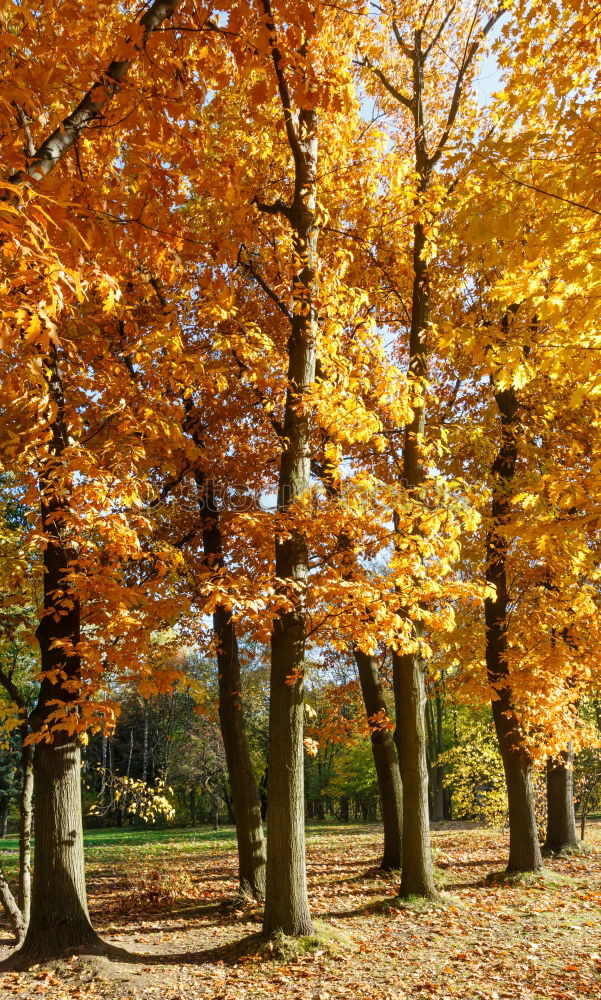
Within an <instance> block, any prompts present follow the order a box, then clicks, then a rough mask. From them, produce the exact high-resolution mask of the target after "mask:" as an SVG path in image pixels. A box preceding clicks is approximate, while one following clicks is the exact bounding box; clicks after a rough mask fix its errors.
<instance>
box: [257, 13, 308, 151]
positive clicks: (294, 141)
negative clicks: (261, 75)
mask: <svg viewBox="0 0 601 1000" xmlns="http://www.w3.org/2000/svg"><path fill="white" fill-rule="evenodd" d="M262 2H263V10H264V11H265V27H266V28H267V31H268V33H269V45H270V48H271V58H272V60H273V67H274V69H275V76H276V80H277V84H278V92H279V95H280V101H281V102H282V109H283V112H284V125H285V126H286V135H287V136H288V144H289V146H290V149H291V151H292V156H293V157H294V162H295V163H296V164H297V166H298V165H301V164H302V163H303V151H302V149H301V145H300V142H299V138H298V135H297V134H296V129H295V127H294V121H293V118H292V98H291V97H290V89H289V87H288V81H287V79H286V74H285V73H284V70H283V68H282V53H281V52H280V50H279V48H278V42H277V34H276V30H275V20H274V17H273V11H272V9H271V0H262Z"/></svg>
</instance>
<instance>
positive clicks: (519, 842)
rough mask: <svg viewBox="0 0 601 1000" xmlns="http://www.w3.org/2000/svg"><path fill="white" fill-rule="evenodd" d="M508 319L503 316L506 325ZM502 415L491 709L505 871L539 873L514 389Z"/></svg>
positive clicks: (491, 611) (495, 505) (502, 403)
mask: <svg viewBox="0 0 601 1000" xmlns="http://www.w3.org/2000/svg"><path fill="white" fill-rule="evenodd" d="M507 324H508V320H507V319H505V320H504V326H505V328H507ZM495 400H496V403H497V407H498V410H499V414H500V416H501V443H500V447H499V451H498V454H497V457H496V459H495V461H494V463H493V466H492V476H493V500H492V511H491V513H492V527H491V528H490V530H489V531H488V532H487V536H486V582H487V583H488V584H489V586H490V587H491V588H492V589H493V591H494V593H495V597H494V598H493V597H487V598H486V600H485V602H484V612H485V621H486V668H487V673H488V681H489V684H490V685H491V688H492V690H493V700H492V713H493V719H494V723H495V729H496V733H497V739H498V741H499V749H500V751H501V757H502V760H503V768H504V770H505V780H506V783H507V798H508V806H509V862H508V865H507V870H508V871H534V872H536V871H540V869H541V868H542V857H541V852H540V845H539V842H538V828H537V823H536V812H535V799H534V789H533V786H532V760H531V758H530V755H529V754H528V753H527V751H526V750H525V749H524V747H523V740H522V737H521V732H520V727H519V724H518V721H517V718H516V715H515V711H514V708H513V703H512V691H511V679H510V676H509V666H508V663H507V607H508V602H509V597H508V592H507V540H506V537H505V535H504V531H503V529H504V527H505V526H506V525H507V524H508V522H509V520H510V518H511V484H512V481H513V477H514V474H515V468H516V463H517V455H518V451H517V434H518V429H519V421H518V403H517V399H516V394H515V390H514V389H513V388H509V389H504V390H499V391H496V392H495Z"/></svg>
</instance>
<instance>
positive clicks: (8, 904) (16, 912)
mask: <svg viewBox="0 0 601 1000" xmlns="http://www.w3.org/2000/svg"><path fill="white" fill-rule="evenodd" d="M0 903H2V907H3V909H4V912H5V913H6V916H7V917H8V922H9V924H10V927H11V930H12V932H13V934H14V935H15V938H16V940H17V943H18V942H19V941H22V940H23V938H24V936H25V921H24V920H23V914H22V913H21V910H20V909H19V905H18V903H17V901H16V899H15V897H14V896H13V894H12V892H11V889H10V886H9V884H8V882H7V881H6V878H5V875H4V871H3V869H2V866H1V865H0Z"/></svg>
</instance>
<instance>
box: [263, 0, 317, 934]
mask: <svg viewBox="0 0 601 1000" xmlns="http://www.w3.org/2000/svg"><path fill="white" fill-rule="evenodd" d="M263 6H264V10H265V14H266V19H267V29H268V31H269V34H270V43H271V50H272V56H273V63H274V68H275V72H276V77H277V80H278V85H279V91H280V97H281V99H282V107H283V113H284V121H285V126H286V133H287V137H288V142H289V145H290V149H291V152H292V154H293V158H294V168H295V172H294V198H293V201H292V204H291V206H290V208H289V209H287V210H286V214H287V218H288V221H289V223H290V227H291V230H292V239H293V265H294V272H295V273H294V277H293V282H292V290H293V305H292V310H291V313H290V337H289V340H288V388H287V393H286V405H285V410H284V425H283V437H282V455H281V460H280V474H279V483H278V511H279V513H280V515H281V516H282V515H284V516H285V514H286V512H287V511H288V510H289V508H290V507H291V505H292V504H294V501H295V500H296V499H297V498H298V497H300V496H301V495H302V494H303V493H305V491H306V490H307V489H308V488H309V486H310V447H311V443H310V437H311V424H310V415H309V411H308V406H307V401H306V395H307V392H308V391H309V390H310V389H311V386H312V384H313V382H314V380H315V363H316V342H315V341H316V337H315V334H316V330H315V327H316V316H315V312H314V309H315V306H314V300H313V285H314V282H315V274H316V266H317V228H316V226H315V208H316V177H317V114H316V112H315V111H314V110H305V109H301V110H300V111H299V114H298V119H297V121H296V122H295V121H294V119H293V116H292V111H291V102H290V94H289V92H288V87H287V82H286V77H285V70H284V67H283V65H282V58H281V55H280V52H279V50H278V48H277V42H276V36H275V27H274V23H273V16H272V12H271V7H270V4H269V0H263ZM275 574H276V578H277V580H278V581H280V583H279V586H280V589H281V592H282V593H283V594H285V595H286V597H287V598H288V600H289V602H290V603H289V606H288V608H287V609H282V610H281V611H279V613H278V615H277V617H276V619H275V621H274V625H273V633H272V638H271V679H270V703H269V781H268V787H267V798H268V838H267V885H266V893H265V916H264V921H263V930H264V932H265V933H266V934H272V933H274V932H275V931H283V932H284V933H285V934H290V935H294V936H298V935H301V934H310V933H311V930H312V924H311V914H310V912H309V900H308V895H307V875H306V867H305V795H304V757H303V751H304V748H303V727H304V677H303V671H304V660H305V632H306V604H305V602H306V591H307V574H308V552H307V543H306V539H305V537H304V535H303V534H302V533H301V532H300V531H299V530H298V529H297V528H296V527H295V525H294V522H293V521H292V522H291V524H290V530H289V532H288V533H278V535H277V536H276V545H275Z"/></svg>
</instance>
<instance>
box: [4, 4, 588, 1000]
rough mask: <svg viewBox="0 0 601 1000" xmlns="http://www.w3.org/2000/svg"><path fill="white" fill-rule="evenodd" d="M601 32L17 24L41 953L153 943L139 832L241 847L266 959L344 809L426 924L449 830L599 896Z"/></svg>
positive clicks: (61, 13)
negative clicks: (455, 826)
mask: <svg viewBox="0 0 601 1000" xmlns="http://www.w3.org/2000/svg"><path fill="white" fill-rule="evenodd" d="M600 52H601V8H600V9H598V8H597V7H596V6H595V3H594V2H591V0H561V2H559V0H557V2H550V3H549V2H545V3H542V2H539V0H458V2H457V0H420V2H413V0H382V3H380V2H375V0H374V2H372V0H369V2H364V0H348V2H341V3H338V2H332V0H253V2H251V3H241V2H238V0H218V2H217V3H215V4H212V3H209V4H208V5H206V6H204V5H203V6H201V5H200V4H199V3H198V2H197V0H154V2H148V3H146V2H144V3H141V4H137V3H132V2H129V0H123V2H119V3H115V2H112V0H85V2H83V3H80V4H73V3H71V2H70V0H36V2H31V0H4V2H0V59H2V65H3V76H2V80H1V82H0V155H1V156H2V170H3V174H2V176H3V180H2V182H1V183H0V186H1V188H2V190H1V191H0V223H1V227H2V230H1V234H0V247H1V253H0V286H1V289H2V299H1V313H0V379H1V390H0V400H1V404H2V405H1V413H0V461H1V469H0V692H1V697H0V723H1V726H2V746H1V748H0V753H1V757H0V820H1V824H2V831H4V830H5V831H6V833H7V834H9V833H10V834H16V837H15V839H14V841H13V840H11V841H10V843H11V844H13V843H14V846H11V847H10V851H12V852H14V854H15V857H14V858H12V860H11V859H10V858H9V859H8V860H7V863H6V864H5V866H4V869H3V870H2V871H0V899H1V901H2V905H3V907H4V910H5V913H6V916H7V920H8V921H9V923H10V926H11V930H12V934H13V937H14V938H15V939H16V942H17V948H16V950H15V951H14V952H12V953H11V954H10V955H9V956H7V958H6V963H5V969H12V970H17V971H18V970H21V969H27V968H30V967H31V966H36V965H38V964H39V963H46V962H52V961H55V960H59V959H60V960H62V959H64V958H65V957H69V956H74V955H80V954H87V955H94V956H97V957H98V956H102V957H104V958H105V959H106V958H109V959H112V960H115V961H121V962H123V961H131V962H135V961H138V962H139V961H140V959H139V957H138V959H135V958H134V957H132V954H130V953H126V955H129V958H127V957H126V959H125V960H124V956H123V949H119V948H117V947H116V946H115V945H114V944H112V943H110V942H108V941H106V940H104V938H103V937H101V936H100V935H99V933H98V931H97V930H96V928H95V926H94V925H93V920H95V921H97V912H98V911H97V909H94V906H95V904H93V905H92V911H90V905H89V903H88V898H89V896H90V898H92V899H93V898H94V893H95V892H96V888H95V886H96V878H95V877H94V878H93V879H92V881H91V882H87V881H86V867H85V854H84V845H86V844H87V845H88V846H87V849H88V850H89V845H90V843H91V842H92V841H91V840H90V836H92V834H94V835H95V836H102V831H104V830H105V829H106V830H108V831H112V832H109V833H107V834H106V836H107V837H108V838H109V840H110V838H111V836H112V837H113V838H114V840H113V843H114V844H116V845H118V844H122V843H124V842H123V841H122V840H120V839H119V838H120V837H122V836H125V833H127V831H128V830H131V829H133V828H136V829H137V830H139V831H140V832H141V834H145V835H147V836H148V838H149V839H148V841H145V843H147V844H148V845H150V844H161V843H163V841H161V840H160V839H156V838H157V837H159V835H161V836H162V831H164V830H165V829H168V830H175V829H176V827H178V826H182V825H185V824H188V825H190V826H194V825H195V824H207V823H208V824H212V825H214V826H216V827H217V826H219V824H220V823H222V822H223V821H224V820H227V821H229V822H230V823H232V824H234V827H235V847H236V855H237V870H236V875H235V902H234V904H233V909H234V910H236V911H238V910H239V911H240V913H242V914H243V915H244V914H247V915H248V914H249V913H251V914H253V916H252V919H253V920H254V919H255V917H256V918H257V919H258V920H259V922H260V924H261V935H260V936H261V942H262V943H261V945H260V948H267V947H269V948H272V949H273V948H274V947H275V946H276V943H277V942H280V943H281V941H282V940H284V939H286V940H290V941H293V942H296V943H295V945H294V947H295V948H297V949H298V948H299V947H301V946H300V945H299V942H303V941H304V942H305V944H306V945H307V947H309V944H308V942H309V943H310V942H313V943H315V927H314V921H313V910H312V905H313V908H314V904H312V898H313V899H314V900H315V901H316V903H318V901H319V899H320V898H321V894H320V889H319V878H318V877H317V895H315V891H316V890H315V878H316V876H315V869H313V875H312V876H311V877H312V879H313V882H312V883H311V884H312V887H313V888H312V890H311V891H312V893H313V896H311V895H310V893H309V882H308V877H307V849H306V825H307V823H309V824H311V823H313V822H316V823H318V824H319V823H320V822H321V821H322V820H325V819H328V820H329V821H331V822H330V826H332V827H333V826H334V823H335V822H338V823H340V824H341V825H342V826H345V825H348V824H357V830H359V829H362V830H364V831H365V826H363V827H360V824H361V823H362V824H367V823H374V822H377V823H378V824H381V825H380V826H378V828H377V829H378V835H377V840H375V839H374V840H370V841H369V843H370V845H371V846H370V850H373V851H375V850H376V847H375V845H376V843H377V853H378V857H377V859H375V858H374V856H373V855H372V856H371V857H370V858H369V862H370V864H369V866H368V870H369V871H372V870H373V869H374V868H375V870H376V875H375V876H374V877H375V878H378V879H380V878H381V879H385V878H389V877H390V878H394V879H395V880H396V883H395V893H396V895H395V896H394V899H395V900H396V901H397V904H398V906H400V907H406V906H408V905H411V906H413V905H414V904H415V901H416V900H417V901H418V905H419V906H422V907H423V908H424V912H428V913H430V912H438V909H437V908H441V909H443V910H444V908H445V907H447V906H449V907H452V906H453V905H454V904H453V903H452V902H451V903H449V900H448V899H447V897H446V896H445V890H444V887H443V884H442V882H441V877H440V871H439V870H438V869H437V867H436V864H435V859H434V858H433V852H432V843H433V837H434V833H431V829H430V827H431V823H432V821H434V822H439V821H458V820H461V821H475V822H477V823H484V824H487V825H488V826H489V827H492V828H494V829H495V830H496V831H497V833H496V834H495V836H496V840H494V839H493V840H487V839H486V838H487V837H489V836H491V837H492V836H493V835H489V834H486V833H482V837H483V838H484V840H483V841H482V843H486V844H498V845H499V850H501V848H502V853H503V855H504V857H503V860H502V862H501V861H499V859H498V858H496V859H495V861H496V863H497V864H502V866H504V867H505V868H506V870H505V872H504V874H503V875H502V876H501V877H500V878H501V882H502V884H503V885H508V886H515V885H516V884H519V885H520V886H522V885H524V884H528V885H535V886H542V885H546V882H545V879H546V878H547V875H546V873H545V870H544V866H543V853H545V855H546V857H547V858H548V859H550V861H549V863H550V864H555V865H559V866H561V864H562V863H564V862H565V866H568V864H570V863H571V862H569V861H568V860H566V859H569V858H572V857H576V856H577V857H581V858H593V860H592V861H590V862H586V863H585V862H584V861H583V866H584V865H585V864H590V866H591V867H590V870H591V872H593V873H594V874H593V875H591V877H595V878H596V877H597V875H598V872H597V870H596V868H595V865H596V861H595V860H594V856H593V855H591V854H589V853H588V847H587V846H586V845H583V843H582V839H583V837H584V835H585V833H586V828H585V821H586V817H587V815H588V814H590V813H591V811H593V810H594V809H595V807H596V806H597V804H598V799H599V794H600V785H601V775H600V770H601V763H600V762H601V757H600V754H601V749H600V748H601V739H600V713H601V701H600V700H599V699H600V698H601V692H600V677H599V654H598V650H599V647H600V641H601V634H600V633H601V629H600V624H601V618H600V600H601V590H600V574H601V569H600V566H601V560H600V540H601V533H600V529H601V485H600V484H601V449H600V433H601V419H600V418H601V408H600V402H599V400H600V398H601V381H600V374H599V372H600V368H599V364H598V357H599V351H600V350H601V328H600V308H601V294H600V289H601V266H600V265H601V258H600V251H599V218H600V216H601V211H600V210H599V207H598V204H599V199H598V191H599V186H600V185H599V170H600V167H599V162H600V161H599V148H598V146H599V141H598V140H599V133H600V128H601V108H600V106H599V101H600V98H599V94H601V87H600V82H601V80H600V62H599V56H600ZM575 805H577V807H578V809H579V813H580V818H581V826H580V830H578V829H577V827H576V817H575ZM84 820H85V825H86V827H87V828H88V831H89V834H88V835H87V836H88V839H87V840H85V838H84ZM115 827H117V828H121V831H119V829H117V830H115ZM309 829H310V830H311V829H312V828H311V826H309ZM370 829H371V828H370ZM478 829H480V830H483V829H484V828H483V827H478ZM2 831H0V832H2ZM99 831H100V832H99ZM123 831H125V833H124V832H123ZM503 831H506V832H503ZM435 832H436V831H435ZM330 835H331V837H335V836H340V837H341V838H343V837H345V836H346V835H345V833H344V831H341V832H340V833H339V834H334V833H332V832H331V831H330ZM365 835H366V836H369V837H372V836H373V837H374V838H375V836H376V835H375V833H374V832H373V831H371V832H367V833H365ZM311 836H313V833H311ZM360 836H362V834H361V833H354V834H352V836H351V839H350V840H349V841H348V846H347V848H346V849H345V858H346V859H347V860H349V859H352V853H353V850H354V849H355V847H357V844H355V843H354V842H353V839H352V837H356V838H358V837H360ZM449 836H450V834H449ZM153 837H154V838H155V839H154V840H153ZM174 837H175V834H174ZM95 842H96V843H97V841H95ZM168 842H169V843H171V841H168ZM193 842H194V843H196V841H193ZM6 843H8V841H6ZM178 843H182V842H181V841H177V839H174V840H173V844H174V845H177V844H178ZM199 843H201V841H199ZM202 843H205V842H204V841H202ZM216 843H219V842H218V841H216ZM340 843H343V840H340ZM437 843H438V842H437ZM465 844H466V845H469V846H467V847H466V852H467V854H468V855H469V854H470V852H471V853H472V854H473V853H474V851H475V852H476V854H478V847H477V844H478V841H477V839H476V840H474V838H473V837H472V835H471V834H469V835H468V834H467V833H466V837H465ZM32 847H33V848H34V851H33V853H32ZM149 849H150V847H149ZM436 849H437V850H439V848H438V847H437V848H436ZM455 849H456V848H455V847H454V848H453V850H455ZM174 851H175V847H174ZM7 853H8V852H7ZM124 857H125V856H124ZM310 857H312V858H313V860H312V864H314V863H317V864H318V862H315V858H314V856H313V855H310ZM478 857H479V855H478ZM478 857H473V858H472V859H471V860H470V859H469V858H468V860H465V861H460V862H458V863H459V864H460V865H465V866H467V867H469V866H470V865H474V866H476V867H478V866H479V865H481V864H482V863H483V862H482V860H481V859H480V860H478ZM17 858H18V863H16V862H17ZM174 858H175V854H174ZM174 858H171V859H170V858H168V857H167V858H165V859H164V860H165V864H169V863H170V864H175V861H174ZM186 858H187V859H188V860H186V862H185V864H189V863H190V861H189V856H188V855H187V854H186ZM455 860H456V859H455ZM12 862H15V863H14V864H13V863H12ZM103 863H104V862H103ZM120 863H125V861H124V859H123V858H122V859H121V861H120V862H119V861H118V860H117V861H115V855H113V862H112V864H113V868H114V871H113V875H114V876H115V878H116V877H117V875H116V871H117V869H116V868H115V867H114V866H115V864H120ZM182 863H184V862H182ZM228 863H231V858H230V862H228ZM349 863H352V860H349ZM453 863H454V862H453ZM449 864H451V862H449ZM228 870H229V869H228ZM553 870H555V869H553ZM558 871H559V874H560V875H561V872H562V871H563V869H561V870H560V869H559V868H558ZM390 872H392V873H398V876H400V877H397V875H396V874H395V875H392V876H388V875H387V874H386V873H390ZM566 872H567V867H566ZM566 872H564V874H566ZM179 874H181V873H179ZM99 877H100V878H101V879H102V878H109V877H111V876H110V872H108V871H105V872H104V874H102V873H101V875H100V876H99ZM178 877H179V875H178ZM206 877H207V875H206V873H205V874H203V876H202V878H206ZM364 877H365V876H364V875H359V876H358V878H359V881H361V879H363V878H364ZM482 877H483V878H484V875H483V876H482ZM566 877H570V878H571V877H573V876H572V875H569V874H566ZM574 877H576V876H574ZM164 878H165V876H164V873H163V872H161V871H160V870H159V869H157V870H156V872H155V874H154V875H153V876H152V878H150V882H153V881H154V882H156V883H157V885H159V884H163V880H164ZM224 878H228V879H229V878H230V876H229V875H228V876H224ZM516 879H517V883H516ZM524 879H525V880H526V883H524V881H523V880H524ZM520 880H521V881H520ZM537 880H538V881H537ZM541 880H542V881H541ZM201 881H202V879H201ZM326 881H327V879H326ZM177 884H178V883H177V878H176V879H175V881H174V885H177ZM324 884H325V882H324ZM488 884H489V883H488V882H486V881H485V882H484V883H482V882H477V883H476V887H477V888H478V889H480V890H483V891H484V889H485V886H486V885H488ZM495 884H496V883H495ZM460 885H462V886H463V890H462V891H465V883H464V882H460ZM595 891H596V890H595ZM119 892H121V894H123V893H122V890H119ZM211 892H213V889H211ZM118 894H119V893H118ZM159 895H160V894H159ZM578 898H580V897H578ZM196 902H198V900H197V899H196ZM395 905H396V904H395ZM591 905H592V904H591ZM596 905H597V904H596V903H595V906H596ZM326 912H327V911H326ZM402 912H404V911H402ZM257 914H258V916H257ZM232 919H235V918H232ZM241 919H242V918H241ZM249 919H250V917H249ZM349 919H351V917H349ZM593 923H594V922H593ZM102 931H103V933H104V932H105V931H106V925H104V924H103V926H102ZM231 931H232V928H231V927H230V928H229V930H228V933H230V932H231ZM266 942H268V943H269V944H268V945H267V944H266ZM274 942H275V943H274ZM230 944H231V941H230ZM278 947H279V945H278ZM303 947H304V946H303ZM600 947H601V943H600ZM228 954H229V953H228ZM297 954H298V951H297ZM597 954H598V953H597V952H592V953H591V955H592V956H594V955H597ZM587 960H588V959H587ZM199 961H200V959H199ZM590 961H596V959H595V958H594V957H591V958H590ZM449 968H450V966H449ZM597 971H598V970H596V967H595V974H597ZM591 974H592V973H591ZM589 979H590V976H589ZM589 979H586V980H583V982H586V983H589ZM151 988H152V989H155V986H152V987H151ZM587 989H588V986H587ZM560 992H561V991H560ZM581 992H582V990H581ZM562 996H563V995H562ZM561 1000H562V997H561Z"/></svg>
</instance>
